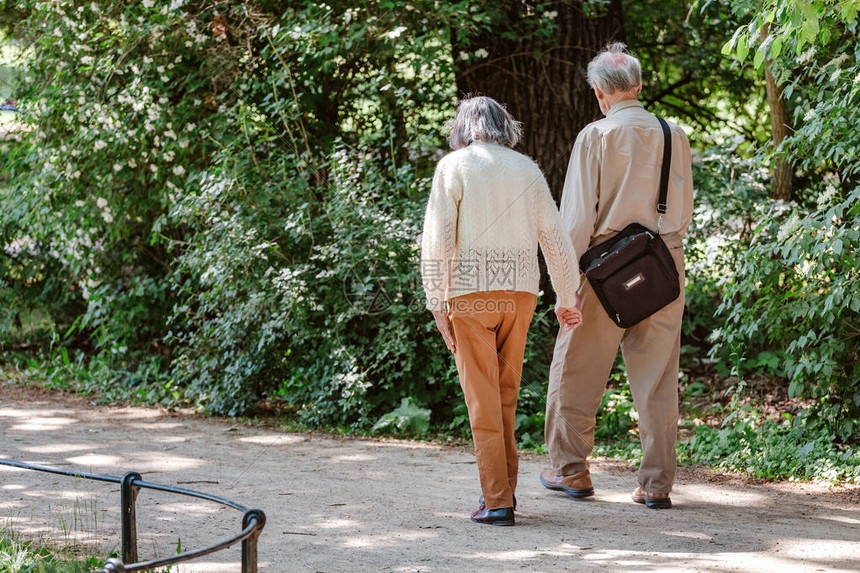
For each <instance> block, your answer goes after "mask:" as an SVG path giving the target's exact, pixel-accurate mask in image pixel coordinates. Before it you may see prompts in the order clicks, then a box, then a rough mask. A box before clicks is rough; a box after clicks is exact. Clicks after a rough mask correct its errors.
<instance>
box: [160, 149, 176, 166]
mask: <svg viewBox="0 0 860 573" xmlns="http://www.w3.org/2000/svg"><path fill="white" fill-rule="evenodd" d="M174 155H175V154H174V153H173V151H172V150H169V149H168V150H167V151H165V152H164V155H163V156H162V157H163V158H164V160H165V161H167V162H168V163H170V162H171V161H173V157H174Z"/></svg>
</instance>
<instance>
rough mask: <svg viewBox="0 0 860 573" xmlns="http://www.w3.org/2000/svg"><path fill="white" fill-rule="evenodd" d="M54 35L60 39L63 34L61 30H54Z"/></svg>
mask: <svg viewBox="0 0 860 573" xmlns="http://www.w3.org/2000/svg"><path fill="white" fill-rule="evenodd" d="M54 35H55V36H56V37H58V38H62V37H63V32H62V30H60V29H59V28H54Z"/></svg>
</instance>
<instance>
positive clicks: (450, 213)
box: [421, 158, 463, 310]
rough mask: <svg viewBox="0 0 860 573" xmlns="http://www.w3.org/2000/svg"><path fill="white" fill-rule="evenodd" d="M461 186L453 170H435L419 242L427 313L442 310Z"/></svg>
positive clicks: (447, 166)
mask: <svg viewBox="0 0 860 573" xmlns="http://www.w3.org/2000/svg"><path fill="white" fill-rule="evenodd" d="M462 196H463V186H462V181H461V179H460V177H459V176H458V175H457V172H456V166H455V165H453V164H452V163H451V162H450V161H445V159H444V158H443V159H442V161H440V162H439V164H438V165H437V166H436V173H435V174H434V176H433V186H432V188H431V190H430V200H429V201H428V203H427V212H426V214H425V216H424V232H423V234H422V238H421V282H422V284H423V286H424V294H425V295H426V296H427V303H426V307H427V308H428V309H429V310H444V308H445V298H446V295H447V290H448V283H449V277H450V272H451V262H452V260H453V258H454V253H455V249H456V245H457V220H458V210H459V205H460V199H461V198H462Z"/></svg>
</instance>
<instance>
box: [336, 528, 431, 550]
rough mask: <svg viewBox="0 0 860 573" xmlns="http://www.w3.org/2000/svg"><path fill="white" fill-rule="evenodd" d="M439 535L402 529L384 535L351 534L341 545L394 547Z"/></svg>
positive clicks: (373, 547)
mask: <svg viewBox="0 0 860 573" xmlns="http://www.w3.org/2000/svg"><path fill="white" fill-rule="evenodd" d="M435 537H438V535H437V534H435V533H430V532H424V531H400V532H397V533H385V534H382V535H368V536H360V535H351V536H349V538H347V539H345V540H343V541H342V542H341V543H340V545H341V546H342V547H348V548H349V549H375V548H377V547H392V546H394V545H400V544H403V543H412V542H414V541H418V540H420V539H431V538H435Z"/></svg>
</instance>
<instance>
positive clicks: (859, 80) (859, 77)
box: [854, 73, 860, 84]
mask: <svg viewBox="0 0 860 573" xmlns="http://www.w3.org/2000/svg"><path fill="white" fill-rule="evenodd" d="M854 83H855V84H860V73H858V74H857V75H856V76H854Z"/></svg>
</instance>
